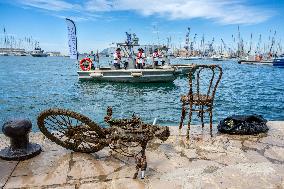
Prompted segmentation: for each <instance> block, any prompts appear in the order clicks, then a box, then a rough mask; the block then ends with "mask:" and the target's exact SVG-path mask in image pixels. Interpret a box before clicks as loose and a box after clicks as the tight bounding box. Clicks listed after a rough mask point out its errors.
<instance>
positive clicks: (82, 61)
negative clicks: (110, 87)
mask: <svg viewBox="0 0 284 189" xmlns="http://www.w3.org/2000/svg"><path fill="white" fill-rule="evenodd" d="M85 62H88V63H89V65H88V67H85V65H86V64H85ZM92 63H93V61H92V60H91V59H90V58H83V59H82V60H80V68H81V69H82V70H83V71H89V70H90V69H91V67H92Z"/></svg>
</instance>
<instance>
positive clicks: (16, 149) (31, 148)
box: [0, 119, 41, 161]
mask: <svg viewBox="0 0 284 189" xmlns="http://www.w3.org/2000/svg"><path fill="white" fill-rule="evenodd" d="M31 128H32V123H31V121H30V120H25V119H19V120H12V121H8V122H6V123H4V125H3V127H2V131H3V133H4V134H5V135H6V136H7V137H9V138H10V146H9V147H6V148H4V149H2V150H1V151H0V158H2V159H4V160H14V161H22V160H26V159H29V158H32V157H34V156H36V155H38V154H40V152H41V147H40V145H39V144H33V143H30V142H29V132H30V131H31Z"/></svg>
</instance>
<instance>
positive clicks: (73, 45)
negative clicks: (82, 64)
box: [66, 18, 78, 59]
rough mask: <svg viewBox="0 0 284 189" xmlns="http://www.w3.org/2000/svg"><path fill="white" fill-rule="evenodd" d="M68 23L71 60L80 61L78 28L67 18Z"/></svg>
mask: <svg viewBox="0 0 284 189" xmlns="http://www.w3.org/2000/svg"><path fill="white" fill-rule="evenodd" d="M66 23H67V29H68V46H69V55H70V58H71V59H78V51H77V36H76V26H75V23H74V22H73V21H72V20H70V19H68V18H66Z"/></svg>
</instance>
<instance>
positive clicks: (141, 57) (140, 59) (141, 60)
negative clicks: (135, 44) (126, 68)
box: [136, 48, 145, 69]
mask: <svg viewBox="0 0 284 189" xmlns="http://www.w3.org/2000/svg"><path fill="white" fill-rule="evenodd" d="M144 65H145V53H144V50H143V49H142V48H140V49H138V53H137V58H136V68H137V69H143V66H144Z"/></svg>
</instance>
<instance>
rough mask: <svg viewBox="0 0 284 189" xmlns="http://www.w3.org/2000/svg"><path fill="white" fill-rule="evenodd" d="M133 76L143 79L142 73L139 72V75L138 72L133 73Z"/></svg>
mask: <svg viewBox="0 0 284 189" xmlns="http://www.w3.org/2000/svg"><path fill="white" fill-rule="evenodd" d="M131 76H132V77H141V76H142V73H141V72H138V73H137V72H136V73H135V72H133V73H131Z"/></svg>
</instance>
